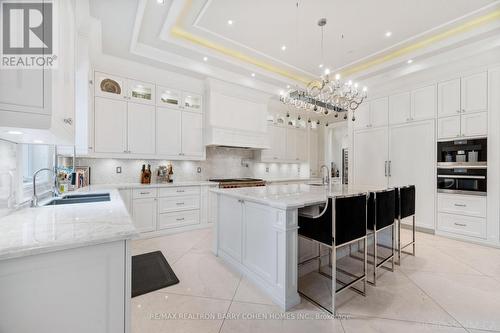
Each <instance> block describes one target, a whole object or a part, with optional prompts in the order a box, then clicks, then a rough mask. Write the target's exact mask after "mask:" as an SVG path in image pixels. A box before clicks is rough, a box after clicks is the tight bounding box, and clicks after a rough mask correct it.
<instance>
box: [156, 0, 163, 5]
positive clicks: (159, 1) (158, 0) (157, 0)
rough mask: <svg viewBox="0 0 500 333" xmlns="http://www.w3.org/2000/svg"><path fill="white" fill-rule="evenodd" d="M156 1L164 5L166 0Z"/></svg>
mask: <svg viewBox="0 0 500 333" xmlns="http://www.w3.org/2000/svg"><path fill="white" fill-rule="evenodd" d="M156 2H157V3H158V4H159V5H163V4H164V3H165V0H156Z"/></svg>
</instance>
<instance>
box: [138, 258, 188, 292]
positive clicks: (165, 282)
mask: <svg viewBox="0 0 500 333" xmlns="http://www.w3.org/2000/svg"><path fill="white" fill-rule="evenodd" d="M177 283H179V279H178V278H177V276H175V273H174V271H173V270H172V268H171V267H170V265H169V264H168V262H167V259H165V257H164V256H163V254H162V253H161V251H155V252H150V253H144V254H140V255H137V256H132V297H135V296H139V295H143V294H147V293H149V292H152V291H155V290H158V289H161V288H165V287H168V286H171V285H174V284H177Z"/></svg>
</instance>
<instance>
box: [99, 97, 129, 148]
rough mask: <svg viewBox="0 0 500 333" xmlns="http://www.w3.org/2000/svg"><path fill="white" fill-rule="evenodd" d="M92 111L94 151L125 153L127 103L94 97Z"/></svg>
mask: <svg viewBox="0 0 500 333" xmlns="http://www.w3.org/2000/svg"><path fill="white" fill-rule="evenodd" d="M94 110H95V111H94V142H95V146H94V149H95V151H96V152H99V153H126V151H127V102H125V101H122V100H114V99H109V98H103V97H96V98H95V102H94Z"/></svg>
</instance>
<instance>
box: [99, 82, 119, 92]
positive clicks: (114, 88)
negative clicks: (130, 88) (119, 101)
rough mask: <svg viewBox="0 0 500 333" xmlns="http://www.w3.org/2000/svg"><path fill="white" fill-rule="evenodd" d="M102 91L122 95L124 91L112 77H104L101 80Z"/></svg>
mask: <svg viewBox="0 0 500 333" xmlns="http://www.w3.org/2000/svg"><path fill="white" fill-rule="evenodd" d="M101 91H104V92H107V93H110V94H117V95H120V94H121V93H122V88H120V85H119V84H118V82H116V81H114V80H111V79H104V80H102V81H101Z"/></svg>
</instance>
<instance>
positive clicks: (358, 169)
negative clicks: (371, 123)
mask: <svg viewBox="0 0 500 333" xmlns="http://www.w3.org/2000/svg"><path fill="white" fill-rule="evenodd" d="M387 131H388V130H387V127H381V128H374V129H369V130H364V131H359V132H355V133H354V144H353V145H354V184H355V185H372V186H386V185H387V176H386V162H387V161H388V160H389V158H388V155H389V153H388V142H387V140H388V132H387Z"/></svg>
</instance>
